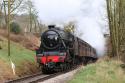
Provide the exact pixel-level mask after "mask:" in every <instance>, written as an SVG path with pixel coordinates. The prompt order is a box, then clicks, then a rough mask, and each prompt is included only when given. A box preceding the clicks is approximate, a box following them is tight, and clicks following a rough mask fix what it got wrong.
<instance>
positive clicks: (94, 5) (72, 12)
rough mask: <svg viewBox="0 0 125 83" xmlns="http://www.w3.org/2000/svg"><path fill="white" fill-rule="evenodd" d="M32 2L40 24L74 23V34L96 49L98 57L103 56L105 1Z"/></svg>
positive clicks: (39, 0) (52, 0) (63, 0)
mask: <svg viewBox="0 0 125 83" xmlns="http://www.w3.org/2000/svg"><path fill="white" fill-rule="evenodd" d="M34 2H35V6H36V8H37V10H38V12H39V17H40V19H41V20H42V22H44V23H47V24H53V23H54V24H64V23H66V22H69V21H76V26H77V31H76V33H82V35H80V38H82V39H83V40H85V41H87V42H88V43H89V44H90V45H92V46H93V47H94V48H96V50H97V53H98V55H100V56H101V55H103V54H104V50H105V39H104V36H103V33H104V31H105V29H106V28H107V27H106V25H107V21H106V19H105V17H106V16H107V14H106V2H105V0H35V1H34ZM77 35H79V34H77Z"/></svg>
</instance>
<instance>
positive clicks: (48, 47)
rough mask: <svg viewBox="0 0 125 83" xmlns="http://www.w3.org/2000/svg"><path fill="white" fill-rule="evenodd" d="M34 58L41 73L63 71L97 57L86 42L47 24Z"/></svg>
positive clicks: (94, 59)
mask: <svg viewBox="0 0 125 83" xmlns="http://www.w3.org/2000/svg"><path fill="white" fill-rule="evenodd" d="M36 58H37V62H38V64H39V65H40V66H41V69H42V72H43V73H48V72H53V71H63V70H66V69H69V68H71V67H72V66H74V65H78V64H80V63H84V64H86V63H87V62H88V61H96V60H97V59H98V57H97V54H96V50H95V49H94V48H93V47H92V46H90V45H89V44H88V43H87V42H85V41H83V40H81V39H80V38H78V37H76V36H74V35H73V34H72V33H70V32H67V31H65V30H62V29H60V28H58V27H55V25H49V26H48V30H47V31H45V32H44V33H42V35H41V45H40V47H39V48H38V49H37V50H36Z"/></svg>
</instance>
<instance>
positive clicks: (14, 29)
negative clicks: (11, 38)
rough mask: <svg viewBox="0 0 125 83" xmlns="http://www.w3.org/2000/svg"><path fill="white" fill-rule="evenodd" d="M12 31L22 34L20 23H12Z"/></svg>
mask: <svg viewBox="0 0 125 83" xmlns="http://www.w3.org/2000/svg"><path fill="white" fill-rule="evenodd" d="M10 31H11V32H13V33H15V34H19V33H21V28H20V26H19V24H18V23H15V22H12V23H11V24H10Z"/></svg>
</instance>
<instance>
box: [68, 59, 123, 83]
mask: <svg viewBox="0 0 125 83" xmlns="http://www.w3.org/2000/svg"><path fill="white" fill-rule="evenodd" d="M124 68H125V66H124V65H123V64H122V63H121V62H118V61H114V60H110V61H99V62H97V63H96V64H90V65H88V66H86V67H85V68H83V69H82V70H80V71H79V72H78V73H77V74H76V75H75V76H74V78H73V79H72V80H71V81H69V82H68V83H125V69H124Z"/></svg>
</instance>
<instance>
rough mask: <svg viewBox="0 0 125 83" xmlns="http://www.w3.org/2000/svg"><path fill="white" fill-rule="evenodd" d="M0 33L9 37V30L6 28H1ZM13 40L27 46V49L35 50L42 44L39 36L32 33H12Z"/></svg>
mask: <svg viewBox="0 0 125 83" xmlns="http://www.w3.org/2000/svg"><path fill="white" fill-rule="evenodd" d="M0 35H1V36H3V37H5V38H7V37H8V35H7V31H6V30H4V29H0ZM10 39H11V41H14V42H16V43H19V44H21V45H23V46H24V47H26V48H27V49H30V50H34V49H35V48H37V47H38V46H39V45H40V40H39V38H38V37H36V36H34V35H32V34H13V33H11V35H10Z"/></svg>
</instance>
